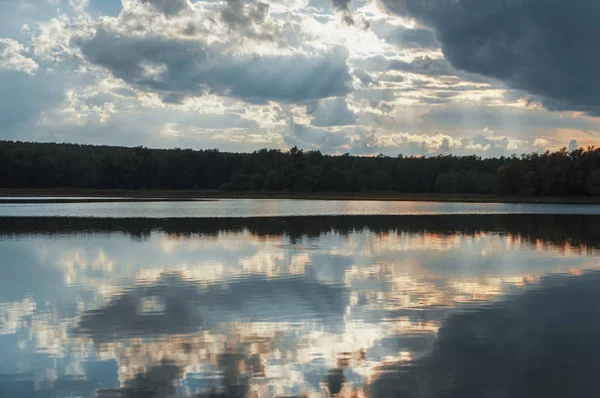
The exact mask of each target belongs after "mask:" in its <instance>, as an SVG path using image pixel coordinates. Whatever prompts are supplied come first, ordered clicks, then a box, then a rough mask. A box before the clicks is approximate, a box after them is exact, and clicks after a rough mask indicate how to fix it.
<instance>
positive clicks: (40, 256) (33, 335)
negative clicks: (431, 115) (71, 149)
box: [0, 202, 600, 398]
mask: <svg viewBox="0 0 600 398" xmlns="http://www.w3.org/2000/svg"><path fill="white" fill-rule="evenodd" d="M361 203H362V202H360V203H357V205H360V204H361ZM386 205H387V204H383V206H386ZM367 206H368V205H367ZM390 206H393V204H390ZM439 206H441V205H439ZM444 206H447V205H444ZM598 247H600V217H595V216H575V215H563V216H552V215H537V216H536V215H528V216H526V215H489V216H486V215H477V216H462V215H461V216H412V217H297V218H271V219H247V220H241V219H223V220H218V219H190V220H160V219H153V220H150V219H147V220H142V219H138V220H136V219H121V220H114V219H113V220H111V219H98V218H96V219H61V218H57V219H50V218H8V219H0V254H1V255H0V397H75V396H80V397H91V396H97V397H104V398H108V397H165V398H166V397H208V396H211V397H284V396H288V397H289V396H311V397H328V396H338V397H354V396H368V397H396V396H398V397H473V398H475V397H479V398H481V397H490V398H504V397H506V398H509V397H534V398H537V397H540V398H541V397H569V396H589V397H591V396H597V393H598V391H600V381H598V377H597V372H598V370H600V364H599V363H598V355H599V354H600V343H599V340H598V336H600V311H598V308H599V305H600V273H598V271H597V270H599V267H600V258H599V257H598V256H597V248H598Z"/></svg>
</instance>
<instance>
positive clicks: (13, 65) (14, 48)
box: [0, 39, 39, 75]
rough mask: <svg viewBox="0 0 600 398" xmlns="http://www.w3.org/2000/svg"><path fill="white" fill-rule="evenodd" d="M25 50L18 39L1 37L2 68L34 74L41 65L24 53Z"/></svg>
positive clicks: (0, 55)
mask: <svg viewBox="0 0 600 398" xmlns="http://www.w3.org/2000/svg"><path fill="white" fill-rule="evenodd" d="M24 52H25V48H24V47H23V45H22V44H20V43H19V42H17V41H16V40H13V39H0V70H2V69H4V70H7V71H18V72H24V73H27V74H30V75H32V74H34V73H35V71H37V70H38V68H39V65H38V63H37V62H36V61H35V60H33V59H32V58H28V57H26V56H25V55H23V53H24Z"/></svg>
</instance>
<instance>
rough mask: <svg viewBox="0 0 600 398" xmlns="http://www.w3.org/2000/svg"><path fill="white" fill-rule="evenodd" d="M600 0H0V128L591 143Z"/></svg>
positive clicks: (492, 148)
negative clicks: (598, 0)
mask: <svg viewBox="0 0 600 398" xmlns="http://www.w3.org/2000/svg"><path fill="white" fill-rule="evenodd" d="M598 15H600V2H596V1H591V0H570V1H566V0H502V1H500V0H497V1H490V0H263V1H256V0H221V1H213V0H0V139H1V140H21V141H43V142H73V143H83V144H102V145H125V146H139V145H144V146H148V147H157V148H174V147H180V148H193V149H213V148H217V149H219V150H221V151H235V152H239V151H243V152H250V151H254V150H257V149H261V148H279V149H282V150H285V149H288V148H291V147H293V146H297V147H299V148H301V149H305V150H319V151H321V152H324V153H330V154H343V153H350V154H354V155H376V154H385V155H390V156H395V155H398V154H403V155H415V156H421V155H428V156H431V155H438V154H454V155H471V154H475V155H478V156H482V157H492V156H503V155H504V156H508V155H511V154H517V155H519V154H521V153H527V152H534V151H535V152H544V151H546V150H556V149H559V148H561V147H567V148H569V149H575V148H577V147H588V146H592V145H597V144H598V142H600V94H599V93H600V73H599V72H598V65H599V63H600V41H598V40H597V38H598V37H600V24H598V23H597V17H598Z"/></svg>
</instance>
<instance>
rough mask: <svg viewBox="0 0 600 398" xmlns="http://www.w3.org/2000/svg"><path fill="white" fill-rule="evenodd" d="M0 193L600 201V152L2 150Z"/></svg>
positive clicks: (38, 146)
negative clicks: (203, 192)
mask: <svg viewBox="0 0 600 398" xmlns="http://www.w3.org/2000/svg"><path fill="white" fill-rule="evenodd" d="M0 188H95V189H210V190H215V189H221V190H232V191H290V192H364V191H395V192H408V193H428V192H431V193H447V194H451V193H464V194H491V193H496V194H504V195H528V196H536V195H558V196H568V195H600V150H599V149H594V148H588V149H587V150H584V149H578V150H575V151H572V152H568V151H567V150H566V149H563V150H560V151H557V152H546V153H543V154H539V153H533V154H526V155H522V156H521V157H516V156H512V157H500V158H480V157H478V156H474V155H472V156H451V155H448V156H430V157H403V156H401V155H399V156H398V157H387V156H377V157H358V156H351V155H348V154H346V155H341V156H330V155H323V154H321V153H320V152H318V151H302V150H299V149H297V148H292V149H291V150H289V151H279V150H267V149H263V150H260V151H256V152H253V153H226V152H219V151H218V150H202V151H193V150H189V149H169V150H165V149H148V148H144V147H137V148H124V147H109V146H92V145H75V144H53V143H23V142H8V141H2V142H0Z"/></svg>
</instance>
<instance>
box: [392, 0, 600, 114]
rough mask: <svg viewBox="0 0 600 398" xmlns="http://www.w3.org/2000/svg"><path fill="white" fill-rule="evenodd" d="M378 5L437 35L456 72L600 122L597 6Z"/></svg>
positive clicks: (526, 2) (528, 0) (577, 0)
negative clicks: (486, 79) (495, 81)
mask: <svg viewBox="0 0 600 398" xmlns="http://www.w3.org/2000/svg"><path fill="white" fill-rule="evenodd" d="M381 2H382V3H383V4H384V5H385V6H386V7H387V9H388V10H390V11H391V12H393V13H396V14H400V15H403V16H410V17H414V18H416V19H418V20H419V21H420V22H421V23H423V24H425V25H428V26H431V27H432V28H434V29H435V30H436V37H437V39H438V41H439V42H440V43H441V45H442V50H443V52H444V55H445V56H446V58H447V59H448V60H449V61H450V63H451V64H452V65H453V66H454V67H456V68H460V69H463V70H465V71H468V72H473V73H478V74H481V75H484V76H488V77H492V78H496V79H499V80H502V81H504V82H505V83H507V84H508V85H509V86H511V87H514V88H517V89H521V90H525V91H527V92H529V93H532V94H535V95H538V96H540V97H542V102H543V103H545V104H546V105H547V106H548V107H549V109H555V110H566V109H570V110H582V111H585V112H588V113H590V114H595V115H600V96H599V95H598V92H599V91H600V73H598V64H599V63H600V41H599V40H598V37H600V23H599V22H598V18H599V16H600V2H598V1H593V0H573V1H568V2H567V1H565V0H506V1H489V0H470V1H465V0H429V1H423V0H381Z"/></svg>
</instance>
